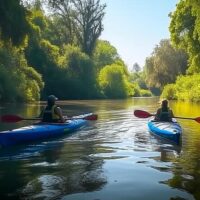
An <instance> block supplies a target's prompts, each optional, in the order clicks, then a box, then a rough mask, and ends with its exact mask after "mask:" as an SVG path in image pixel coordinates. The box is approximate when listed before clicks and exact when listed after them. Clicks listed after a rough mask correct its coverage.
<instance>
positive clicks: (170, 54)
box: [145, 40, 187, 90]
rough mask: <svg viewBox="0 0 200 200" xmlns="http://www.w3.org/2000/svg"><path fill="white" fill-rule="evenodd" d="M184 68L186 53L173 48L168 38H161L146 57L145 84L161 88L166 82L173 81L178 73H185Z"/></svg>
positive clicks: (185, 66) (185, 67) (185, 65)
mask: <svg viewBox="0 0 200 200" xmlns="http://www.w3.org/2000/svg"><path fill="white" fill-rule="evenodd" d="M186 69H187V55H186V53H185V52H184V51H182V50H176V49H175V48H173V47H172V45H171V43H170V41H169V40H161V41H160V44H159V45H158V46H156V47H155V49H154V51H153V53H152V55H151V56H150V57H148V58H147V59H146V63H145V74H146V82H147V85H148V87H151V88H153V87H155V88H159V89H161V90H162V89H163V87H164V86H165V85H166V84H168V83H174V82H175V80H176V77H177V76H178V75H180V74H185V71H186Z"/></svg>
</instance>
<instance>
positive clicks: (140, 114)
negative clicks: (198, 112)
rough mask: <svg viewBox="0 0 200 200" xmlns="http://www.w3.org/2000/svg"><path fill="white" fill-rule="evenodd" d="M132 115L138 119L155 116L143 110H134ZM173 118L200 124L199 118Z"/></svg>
mask: <svg viewBox="0 0 200 200" xmlns="http://www.w3.org/2000/svg"><path fill="white" fill-rule="evenodd" d="M134 115H135V116H136V117H139V118H148V117H152V116H155V114H151V113H149V112H146V111H144V110H135V111H134ZM173 118H178V119H189V120H195V121H196V122H198V123H200V117H195V118H191V117H176V116H173Z"/></svg>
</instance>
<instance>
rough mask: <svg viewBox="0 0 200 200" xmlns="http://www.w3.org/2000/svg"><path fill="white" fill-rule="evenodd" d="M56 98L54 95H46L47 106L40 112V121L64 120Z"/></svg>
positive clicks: (53, 121)
mask: <svg viewBox="0 0 200 200" xmlns="http://www.w3.org/2000/svg"><path fill="white" fill-rule="evenodd" d="M57 100H58V98H57V97H56V96H54V95H50V96H48V99H47V106H46V108H45V109H44V110H43V111H42V113H41V114H40V117H41V118H42V122H50V123H59V122H60V123H64V122H65V119H64V117H63V114H62V110H61V108H60V107H58V106H57V105H56V101H57Z"/></svg>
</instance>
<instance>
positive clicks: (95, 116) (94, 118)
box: [83, 114, 98, 120]
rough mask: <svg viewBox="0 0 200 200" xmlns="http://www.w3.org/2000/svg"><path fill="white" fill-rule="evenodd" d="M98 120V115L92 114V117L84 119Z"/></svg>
mask: <svg viewBox="0 0 200 200" xmlns="http://www.w3.org/2000/svg"><path fill="white" fill-rule="evenodd" d="M97 118H98V115H96V114H92V115H89V116H86V117H83V119H85V120H97Z"/></svg>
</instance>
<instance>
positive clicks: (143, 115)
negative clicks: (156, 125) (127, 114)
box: [134, 110, 154, 118]
mask: <svg viewBox="0 0 200 200" xmlns="http://www.w3.org/2000/svg"><path fill="white" fill-rule="evenodd" d="M134 115H135V116H136V117H139V118H148V117H151V116H154V115H152V114H150V113H148V112H146V111H144V110H134Z"/></svg>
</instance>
